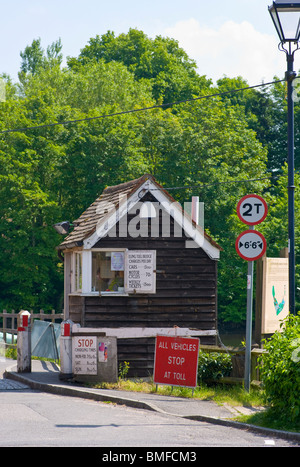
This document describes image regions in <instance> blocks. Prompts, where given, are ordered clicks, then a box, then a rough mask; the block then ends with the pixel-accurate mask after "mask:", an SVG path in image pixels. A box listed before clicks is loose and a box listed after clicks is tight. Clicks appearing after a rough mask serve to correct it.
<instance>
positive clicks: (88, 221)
mask: <svg viewBox="0 0 300 467" xmlns="http://www.w3.org/2000/svg"><path fill="white" fill-rule="evenodd" d="M147 180H150V181H152V182H153V183H154V184H155V186H156V187H157V188H158V189H159V190H160V191H162V192H163V193H164V195H165V196H166V197H167V198H168V199H169V201H170V203H173V202H175V200H174V199H173V198H172V196H171V195H170V194H169V193H168V192H167V191H166V190H165V189H164V188H163V187H162V186H160V185H159V184H158V183H157V182H156V181H155V178H154V177H153V175H150V174H146V175H143V176H142V177H140V178H137V179H135V180H131V181H129V182H125V183H121V184H119V185H115V186H109V187H107V188H105V190H104V191H103V193H102V194H101V195H100V196H99V198H97V199H96V200H95V201H94V202H93V203H92V204H91V205H90V206H89V207H88V208H87V209H86V210H85V211H84V212H83V213H82V214H81V216H80V217H79V218H78V219H76V220H75V221H73V224H74V226H75V227H74V229H73V231H72V232H71V233H70V234H69V235H68V236H67V237H66V238H65V239H64V241H63V242H62V243H61V244H60V245H59V246H58V247H57V249H58V250H65V249H69V248H74V247H79V246H82V245H83V241H84V240H85V239H87V238H88V237H90V236H91V235H93V234H94V232H95V231H96V228H97V225H99V222H101V221H103V220H104V219H105V218H106V217H108V215H109V213H110V212H111V211H112V207H113V208H114V209H115V210H117V209H118V207H119V205H120V202H121V201H122V199H128V198H129V197H130V196H131V195H132V194H134V193H135V192H136V191H137V190H138V189H139V188H140V187H141V186H142V185H143V184H144V183H145V182H146V181H147ZM204 236H205V238H206V239H207V240H208V241H209V242H210V243H211V244H212V245H213V246H214V247H216V248H217V249H219V250H222V248H221V247H220V246H219V245H218V244H217V243H216V242H215V241H214V240H212V238H211V237H209V236H208V235H207V234H206V233H205V232H204Z"/></svg>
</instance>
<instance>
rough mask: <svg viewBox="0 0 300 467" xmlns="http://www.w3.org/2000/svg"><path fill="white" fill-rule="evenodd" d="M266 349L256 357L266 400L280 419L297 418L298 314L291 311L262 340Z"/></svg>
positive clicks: (299, 404)
mask: <svg viewBox="0 0 300 467" xmlns="http://www.w3.org/2000/svg"><path fill="white" fill-rule="evenodd" d="M264 342H265V344H264V348H265V350H267V352H266V353H264V354H263V355H262V356H261V357H260V358H259V359H258V362H259V364H260V375H261V380H262V382H263V385H264V389H265V393H266V398H267V402H268V403H269V404H270V406H271V407H272V408H273V409H274V410H276V413H278V415H279V416H280V417H282V418H283V419H288V420H289V421H295V420H299V419H300V314H298V315H296V316H294V315H290V316H288V318H286V320H284V321H283V322H282V323H281V332H275V333H274V334H273V336H272V337H271V338H270V339H269V340H265V341H264Z"/></svg>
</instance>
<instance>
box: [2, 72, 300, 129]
mask: <svg viewBox="0 0 300 467" xmlns="http://www.w3.org/2000/svg"><path fill="white" fill-rule="evenodd" d="M297 78H300V76H297V77H296V78H295V79H297ZM283 81H286V79H281V80H276V81H270V82H268V83H261V84H255V85H254V86H246V87H243V88H238V89H232V90H229V91H222V92H216V93H214V94H206V95H204V96H198V97H193V98H190V99H184V100H180V101H175V102H169V103H165V104H155V105H151V106H149V107H142V108H138V109H131V110H123V111H119V112H113V113H110V114H103V115H97V116H95V117H84V118H78V119H74V120H65V121H62V122H53V123H45V124H42V125H35V126H29V127H23V128H12V129H7V130H1V131H0V134H5V133H13V132H25V131H28V130H35V129H39V128H49V127H54V126H58V125H68V124H73V123H80V122H88V121H91V120H99V119H104V118H111V117H117V116H120V115H126V114H132V113H138V112H144V111H147V110H153V109H161V108H165V107H172V106H174V105H180V104H185V103H188V102H195V101H199V100H204V99H210V98H213V97H221V96H226V95H228V94H233V93H237V92H242V91H247V90H249V89H255V88H259V87H264V86H270V85H271V84H278V83H282V82H283Z"/></svg>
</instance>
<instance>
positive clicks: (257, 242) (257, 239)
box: [235, 230, 267, 261]
mask: <svg viewBox="0 0 300 467" xmlns="http://www.w3.org/2000/svg"><path fill="white" fill-rule="evenodd" d="M235 249H236V251H237V253H238V254H239V255H240V257H241V258H243V259H245V260H246V261H255V260H257V259H259V258H261V257H262V256H263V255H264V254H265V252H266V249H267V242H266V239H265V237H264V236H263V235H262V234H261V233H260V232H257V231H256V230H246V231H245V232H242V233H241V234H240V235H239V236H238V238H237V239H236V242H235Z"/></svg>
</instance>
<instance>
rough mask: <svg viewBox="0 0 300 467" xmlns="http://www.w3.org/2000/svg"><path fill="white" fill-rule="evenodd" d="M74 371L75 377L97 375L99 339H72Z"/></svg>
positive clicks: (94, 337)
mask: <svg viewBox="0 0 300 467" xmlns="http://www.w3.org/2000/svg"><path fill="white" fill-rule="evenodd" d="M72 367H73V368H72V371H73V374H74V375H96V374H97V337H96V336H73V337H72Z"/></svg>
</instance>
